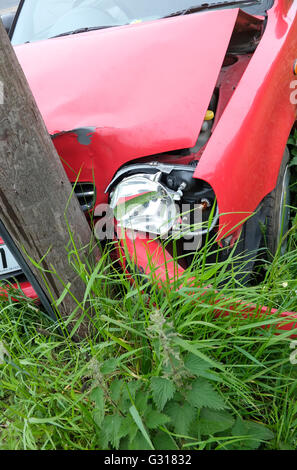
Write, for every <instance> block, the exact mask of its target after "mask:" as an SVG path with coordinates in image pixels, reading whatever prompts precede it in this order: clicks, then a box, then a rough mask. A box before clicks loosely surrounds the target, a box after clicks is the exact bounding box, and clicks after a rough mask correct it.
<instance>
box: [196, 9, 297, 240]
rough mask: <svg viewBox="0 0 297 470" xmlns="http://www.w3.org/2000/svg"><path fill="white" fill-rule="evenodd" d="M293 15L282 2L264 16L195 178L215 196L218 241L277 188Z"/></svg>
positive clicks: (294, 46) (294, 49)
mask: <svg viewBox="0 0 297 470" xmlns="http://www.w3.org/2000/svg"><path fill="white" fill-rule="evenodd" d="M288 5H291V6H290V8H289V10H288V11H287V7H288ZM296 9H297V2H285V1H282V0H281V1H276V2H275V5H274V7H273V8H272V9H271V10H269V11H268V22H267V26H266V30H265V33H264V35H263V37H262V39H261V41H260V44H259V46H258V48H257V49H256V51H255V53H254V54H253V56H252V58H251V60H250V62H249V64H248V66H247V68H246V71H245V73H244V74H243V76H242V78H241V80H240V82H239V84H238V86H237V88H236V90H235V91H234V94H233V96H232V97H231V99H230V101H229V103H228V105H227V107H226V108H225V110H224V112H223V115H222V117H221V119H220V121H219V122H218V124H217V126H216V129H215V131H214V133H213V135H212V137H211V138H210V140H209V142H208V144H207V146H206V148H205V151H204V153H203V155H202V157H201V160H200V162H199V164H198V166H197V169H196V172H195V177H196V178H201V179H203V180H205V181H207V182H208V183H209V184H210V185H211V186H212V187H213V189H214V191H215V193H216V196H217V199H218V204H219V209H220V213H221V214H222V215H221V217H220V226H221V228H223V227H224V229H223V230H222V232H221V235H223V234H224V233H226V231H227V230H230V229H232V228H233V227H235V226H236V224H238V223H239V222H240V221H241V220H242V219H243V218H245V217H246V216H247V213H251V212H253V211H254V210H255V209H256V208H257V206H258V205H259V203H260V202H261V200H262V199H263V198H264V196H266V195H267V194H268V193H269V192H270V191H272V190H273V189H274V187H275V185H276V181H277V176H278V172H279V168H280V164H281V160H282V156H283V152H284V149H285V145H286V142H287V139H288V136H289V133H290V130H291V128H292V126H293V124H294V121H295V118H296V105H293V104H291V102H290V94H291V92H292V88H290V83H291V81H292V80H295V79H296V77H295V76H294V75H293V63H294V61H295V59H296V57H297V17H296ZM242 212H243V213H244V214H242Z"/></svg>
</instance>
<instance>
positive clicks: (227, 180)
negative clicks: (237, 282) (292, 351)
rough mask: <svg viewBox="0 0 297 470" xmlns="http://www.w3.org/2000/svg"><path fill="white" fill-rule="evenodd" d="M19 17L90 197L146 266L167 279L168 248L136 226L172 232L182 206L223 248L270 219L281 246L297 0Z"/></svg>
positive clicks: (253, 234) (126, 5)
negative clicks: (106, 209)
mask: <svg viewBox="0 0 297 470" xmlns="http://www.w3.org/2000/svg"><path fill="white" fill-rule="evenodd" d="M12 20H13V21H12ZM11 21H12V24H11V25H10V19H9V18H6V25H7V29H9V35H10V38H11V41H12V44H13V45H14V47H15V52H16V54H17V57H18V59H19V61H20V63H21V66H22V68H23V70H24V72H25V75H26V77H27V79H28V82H29V85H30V87H31V89H32V92H33V94H34V97H35V99H36V102H37V105H38V107H39V109H40V111H41V113H42V116H43V118H44V121H45V123H46V126H47V129H48V132H49V134H50V135H51V136H52V139H53V143H54V145H55V147H56V149H57V152H58V154H59V155H60V157H61V159H62V162H63V164H64V167H65V171H66V173H67V175H68V177H69V179H70V181H71V182H73V183H74V182H75V181H76V178H77V175H79V185H77V186H76V192H77V195H78V197H79V200H80V202H81V204H82V208H83V209H84V210H85V211H87V212H88V211H90V210H95V216H100V215H102V214H100V213H99V212H98V211H97V212H96V209H95V208H96V207H98V206H100V204H103V203H110V205H111V207H112V208H113V210H115V212H114V214H115V218H116V223H117V233H118V234H121V235H123V233H124V234H125V230H127V229H132V230H135V231H136V235H135V239H134V241H133V243H130V242H129V240H128V239H127V240H126V241H127V247H128V250H130V254H131V256H133V253H134V250H135V249H136V254H137V261H136V262H137V267H138V269H139V270H140V271H142V272H148V271H149V263H148V261H147V250H149V252H150V253H151V254H152V256H153V257H154V259H155V262H156V263H157V264H159V265H160V278H161V279H162V277H163V278H164V279H166V273H165V267H164V263H161V261H162V260H163V261H164V257H165V261H166V258H167V259H168V260H170V259H171V257H170V254H169V252H167V251H166V250H165V251H163V250H161V251H160V250H159V247H160V246H161V245H160V242H158V241H155V242H154V243H150V244H149V240H148V237H147V238H146V239H144V238H143V237H140V236H139V233H140V232H141V231H142V232H148V233H150V234H152V235H153V236H162V237H163V238H164V233H167V234H168V236H170V234H171V231H172V230H173V228H174V224H175V223H176V220H178V222H179V224H180V226H181V227H182V230H191V226H192V225H191V219H190V216H189V217H188V216H187V215H186V216H185V215H184V216H183V211H182V210H181V208H182V207H183V205H186V207H188V208H189V210H188V213H189V214H190V213H192V211H194V212H195V211H196V210H198V215H199V217H200V220H201V222H204V223H206V224H207V228H206V229H205V228H204V229H203V228H200V230H198V231H197V229H196V231H193V236H194V237H195V235H197V234H198V235H199V243H204V241H205V236H206V235H207V233H208V234H209V233H210V234H212V235H216V239H217V242H218V243H219V244H220V245H221V246H224V247H225V248H226V249H227V251H228V247H229V248H230V249H231V247H232V246H233V244H234V242H235V241H236V240H237V239H238V238H239V237H240V245H239V246H240V249H241V250H242V251H243V252H246V253H247V254H249V253H252V252H254V251H255V250H258V249H259V248H260V247H261V246H263V244H264V240H263V230H261V225H265V226H266V234H265V235H266V236H265V243H266V246H267V248H268V250H269V251H270V252H272V253H274V252H275V250H276V248H277V246H278V244H279V242H280V237H281V234H282V233H285V231H286V230H287V228H288V223H289V222H288V221H289V213H288V208H287V206H288V202H289V158H290V155H289V152H288V150H287V147H286V143H287V140H288V137H289V135H290V132H291V130H292V128H293V126H294V124H295V119H296V103H297V100H296V96H295V87H296V83H297V82H295V73H296V58H297V2H294V1H291V0H275V1H273V0H254V1H241V0H232V1H231V0H226V1H220V2H219V1H217V0H208V1H207V2H205V1H202V0H197V1H195V0H150V1H148V0H102V1H99V0H81V1H80V0H76V1H75V0H68V1H66V0H65V1H63V2H60V1H58V0H47V2H44V1H43V0H23V1H21V3H20V6H19V8H18V11H17V14H16V16H15V17H14V18H13V19H12V18H11ZM93 182H94V184H95V188H94V186H93ZM123 200H125V201H128V202H129V201H130V202H131V200H132V202H133V204H132V205H131V204H130V205H129V204H126V205H125V204H124V206H123V204H122V201H123ZM119 206H121V210H120V211H119V210H118V209H119ZM253 213H255V215H254V216H253V217H251V218H249V216H250V215H251V214H253ZM210 217H211V220H210V222H209V223H208V221H209V218H210ZM200 226H201V227H202V225H201V224H200ZM139 231H140V232H139ZM180 233H185V232H180ZM6 249H7V248H6ZM182 251H183V249H182ZM184 254H186V253H184ZM161 258H162V259H161ZM190 262H191V255H190V254H189V256H187V257H185V263H186V264H189V263H190ZM250 263H251V264H250V267H251V268H252V264H253V261H252V258H251V261H250ZM165 264H166V263H165ZM183 269H184V265H183V266H178V270H179V272H182V270H183ZM172 270H173V268H172ZM4 274H5V275H6V274H7V272H5V273H4ZM12 275H14V272H11V271H10V276H12ZM21 287H23V284H22V283H21ZM24 287H28V286H24ZM27 293H28V289H27ZM31 294H32V296H34V292H32V293H31ZM31 294H30V293H29V295H31ZM291 327H292V325H291Z"/></svg>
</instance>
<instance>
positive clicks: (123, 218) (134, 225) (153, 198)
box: [110, 174, 179, 236]
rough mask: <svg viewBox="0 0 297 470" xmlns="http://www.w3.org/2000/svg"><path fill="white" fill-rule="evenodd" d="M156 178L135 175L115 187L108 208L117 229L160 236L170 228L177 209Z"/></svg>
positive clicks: (176, 215)
mask: <svg viewBox="0 0 297 470" xmlns="http://www.w3.org/2000/svg"><path fill="white" fill-rule="evenodd" d="M159 176H160V174H155V175H146V174H138V175H134V176H130V177H128V178H125V179H124V180H123V181H121V182H120V183H119V184H118V185H117V186H116V188H115V190H114V192H113V193H112V195H111V202H110V206H111V207H112V209H113V211H114V216H115V218H116V220H117V222H118V224H119V226H120V227H122V228H126V229H132V230H138V231H141V232H148V233H152V234H155V235H160V236H162V235H165V234H167V233H168V232H169V230H170V229H171V228H172V227H173V225H174V223H175V221H176V219H177V217H178V215H179V213H178V208H177V206H176V204H175V202H174V199H173V196H172V194H170V192H169V190H168V189H167V188H166V187H165V186H164V185H163V184H161V183H160V182H159V181H158V178H159Z"/></svg>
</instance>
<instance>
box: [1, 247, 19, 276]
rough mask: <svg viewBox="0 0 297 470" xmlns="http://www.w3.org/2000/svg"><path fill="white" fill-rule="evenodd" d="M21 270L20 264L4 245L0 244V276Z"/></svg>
mask: <svg viewBox="0 0 297 470" xmlns="http://www.w3.org/2000/svg"><path fill="white" fill-rule="evenodd" d="M18 271H21V268H20V266H19V265H18V263H17V262H16V260H15V259H14V257H13V256H12V254H11V253H10V251H9V249H8V248H7V246H6V245H0V277H1V278H3V276H5V275H6V274H11V273H13V272H18Z"/></svg>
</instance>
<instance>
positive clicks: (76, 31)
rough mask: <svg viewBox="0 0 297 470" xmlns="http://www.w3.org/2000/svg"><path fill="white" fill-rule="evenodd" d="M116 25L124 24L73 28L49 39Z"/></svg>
mask: <svg viewBox="0 0 297 470" xmlns="http://www.w3.org/2000/svg"><path fill="white" fill-rule="evenodd" d="M127 24H128V23H127ZM116 26H126V25H124V24H112V25H105V26H90V27H88V28H78V29H74V30H73V31H66V32H65V33H61V34H56V36H51V37H50V38H49V39H53V38H60V37H62V36H70V35H71V34H80V33H87V32H89V31H97V30H99V29H107V28H115V27H116Z"/></svg>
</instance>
